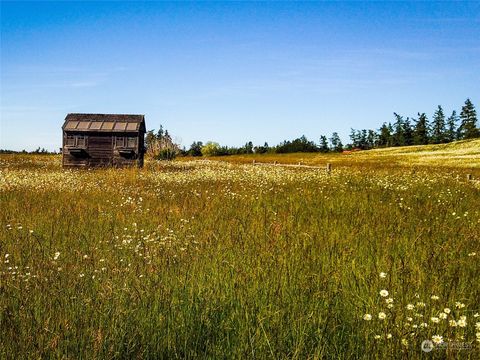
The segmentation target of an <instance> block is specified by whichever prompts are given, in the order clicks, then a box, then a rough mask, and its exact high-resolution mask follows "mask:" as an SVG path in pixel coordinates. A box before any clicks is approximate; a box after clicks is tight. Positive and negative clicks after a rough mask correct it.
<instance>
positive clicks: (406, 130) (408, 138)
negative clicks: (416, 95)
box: [403, 117, 413, 145]
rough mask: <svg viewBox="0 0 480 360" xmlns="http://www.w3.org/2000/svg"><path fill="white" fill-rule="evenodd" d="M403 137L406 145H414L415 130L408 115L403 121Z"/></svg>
mask: <svg viewBox="0 0 480 360" xmlns="http://www.w3.org/2000/svg"><path fill="white" fill-rule="evenodd" d="M403 138H404V139H405V140H404V141H405V145H413V130H412V125H411V124H410V118H408V117H407V119H406V120H405V121H404V122H403Z"/></svg>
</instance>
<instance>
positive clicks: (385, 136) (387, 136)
mask: <svg viewBox="0 0 480 360" xmlns="http://www.w3.org/2000/svg"><path fill="white" fill-rule="evenodd" d="M378 132H379V134H378V140H377V145H378V146H379V147H388V146H390V144H391V143H392V132H391V125H390V124H388V125H387V123H383V125H382V126H381V127H380V129H379V130H378Z"/></svg>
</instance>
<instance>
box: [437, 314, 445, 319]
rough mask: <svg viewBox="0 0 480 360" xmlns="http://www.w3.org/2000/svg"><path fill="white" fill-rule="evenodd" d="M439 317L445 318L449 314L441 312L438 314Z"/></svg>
mask: <svg viewBox="0 0 480 360" xmlns="http://www.w3.org/2000/svg"><path fill="white" fill-rule="evenodd" d="M438 317H439V318H440V319H443V320H445V319H446V318H447V314H445V313H440V315H438Z"/></svg>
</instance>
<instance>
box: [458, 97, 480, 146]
mask: <svg viewBox="0 0 480 360" xmlns="http://www.w3.org/2000/svg"><path fill="white" fill-rule="evenodd" d="M460 120H461V123H460V128H459V133H460V138H461V139H472V138H476V137H479V136H480V130H479V129H478V128H477V112H476V111H475V106H473V104H472V102H471V101H470V99H467V100H466V101H465V105H464V106H463V107H462V112H461V113H460Z"/></svg>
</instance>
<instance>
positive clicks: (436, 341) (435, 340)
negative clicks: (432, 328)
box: [432, 335, 443, 344]
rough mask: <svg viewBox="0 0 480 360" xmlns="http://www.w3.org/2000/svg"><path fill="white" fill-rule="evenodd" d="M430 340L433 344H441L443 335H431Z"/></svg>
mask: <svg viewBox="0 0 480 360" xmlns="http://www.w3.org/2000/svg"><path fill="white" fill-rule="evenodd" d="M432 341H433V343H434V344H441V343H442V342H443V336H440V335H433V336H432Z"/></svg>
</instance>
